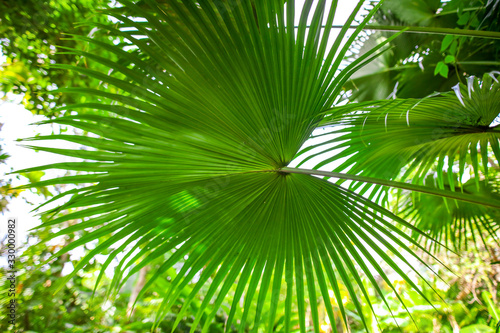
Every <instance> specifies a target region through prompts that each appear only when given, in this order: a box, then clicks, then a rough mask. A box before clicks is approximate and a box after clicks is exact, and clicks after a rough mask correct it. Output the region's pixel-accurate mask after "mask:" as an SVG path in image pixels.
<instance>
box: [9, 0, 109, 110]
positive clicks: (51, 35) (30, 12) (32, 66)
mask: <svg viewBox="0 0 500 333" xmlns="http://www.w3.org/2000/svg"><path fill="white" fill-rule="evenodd" d="M106 3H107V1H106V0H57V1H54V0H22V1H20V0H6V1H2V2H1V3H0V22H1V25H0V36H1V38H0V50H1V52H2V53H3V54H4V55H5V56H6V57H7V61H6V62H5V63H4V64H2V68H1V69H0V90H1V91H2V92H3V94H4V95H3V97H4V99H6V98H7V95H6V94H7V93H9V92H12V93H14V94H21V95H23V105H24V106H25V108H26V109H28V110H30V111H32V112H33V113H35V114H43V115H46V116H49V117H50V116H53V115H57V112H54V106H55V105H56V104H57V105H63V104H68V103H76V102H79V101H81V99H80V98H79V97H78V96H71V95H63V94H61V93H56V92H54V90H55V89H56V88H58V87H59V88H62V87H68V86H79V87H90V86H96V85H98V84H99V81H96V80H93V79H92V78H90V77H87V76H85V75H81V74H79V73H77V72H67V71H64V70H61V69H59V68H55V67H51V66H49V65H51V64H71V65H75V64H78V63H79V62H83V63H86V60H85V59H80V58H79V57H76V56H74V55H70V54H64V53H62V52H60V51H62V50H60V49H59V50H58V48H59V47H63V48H67V47H71V48H75V47H76V48H81V49H84V48H86V45H85V43H81V42H78V41H77V40H74V39H69V38H68V37H69V36H68V34H79V35H87V34H89V33H90V29H88V27H87V26H82V25H81V23H83V22H87V23H88V22H94V23H96V24H97V23H105V22H107V21H108V19H107V18H106V16H104V15H99V14H97V13H96V10H97V9H98V8H99V7H102V6H104V5H106ZM79 24H80V25H79ZM94 37H95V38H100V39H103V40H106V39H107V37H106V36H103V35H101V34H99V32H94ZM57 51H59V52H57ZM101 55H104V56H106V55H105V53H104V54H103V53H102V52H101Z"/></svg>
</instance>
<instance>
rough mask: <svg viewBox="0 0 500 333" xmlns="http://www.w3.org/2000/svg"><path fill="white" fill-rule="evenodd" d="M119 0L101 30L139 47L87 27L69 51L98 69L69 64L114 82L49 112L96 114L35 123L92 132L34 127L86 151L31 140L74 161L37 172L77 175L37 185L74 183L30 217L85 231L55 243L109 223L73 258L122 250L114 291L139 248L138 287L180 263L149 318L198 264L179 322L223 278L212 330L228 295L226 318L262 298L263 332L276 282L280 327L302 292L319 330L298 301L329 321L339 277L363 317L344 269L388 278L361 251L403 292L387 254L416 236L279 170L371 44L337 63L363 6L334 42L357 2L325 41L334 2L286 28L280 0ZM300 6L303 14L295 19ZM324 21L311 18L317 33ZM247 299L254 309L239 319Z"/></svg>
mask: <svg viewBox="0 0 500 333" xmlns="http://www.w3.org/2000/svg"><path fill="white" fill-rule="evenodd" d="M121 2H122V3H123V4H124V5H125V6H126V7H127V8H128V10H129V12H132V13H134V15H135V16H136V17H135V18H131V17H129V16H126V15H122V14H119V13H117V12H119V11H116V10H112V11H110V12H109V14H111V15H113V16H115V17H116V18H117V20H118V21H119V23H118V24H117V26H118V28H115V27H101V28H103V29H108V31H109V32H110V34H115V35H116V36H120V37H123V38H124V40H126V41H129V43H130V48H134V49H137V48H138V49H140V52H141V54H145V55H146V56H145V57H140V56H138V55H137V53H136V52H135V53H134V51H133V50H129V51H125V50H124V49H123V48H121V47H117V46H114V45H107V44H103V43H100V42H97V41H93V40H91V39H88V41H89V42H90V43H91V44H92V45H94V46H96V47H97V48H96V49H95V50H94V51H92V52H88V53H87V52H83V51H78V50H75V51H73V52H74V53H75V54H78V55H83V56H85V57H87V58H88V59H91V60H93V61H97V62H99V63H101V64H104V65H106V66H108V67H109V68H110V69H111V71H110V75H106V74H103V73H100V72H96V71H93V70H92V69H88V68H84V67H76V68H71V69H72V70H76V71H79V72H81V73H82V74H84V75H89V76H92V77H95V78H98V79H100V80H102V81H103V82H104V83H105V84H109V85H114V86H115V87H117V88H118V89H120V90H121V91H122V92H121V93H120V94H115V93H110V92H107V91H106V90H105V89H104V87H103V88H102V89H95V90H84V89H78V88H67V89H63V91H65V92H67V93H78V94H85V95H87V96H89V98H91V99H92V98H98V99H99V100H100V101H99V102H98V103H85V104H81V105H71V106H66V107H64V109H66V110H77V109H79V108H85V109H89V108H93V109H98V110H101V111H106V112H108V114H104V115H103V114H97V115H96V114H85V113H81V114H77V115H68V116H65V117H61V118H57V119H54V120H52V121H48V122H51V123H58V124H64V125H70V126H73V127H75V128H78V129H81V130H84V131H87V132H89V133H93V134H94V135H93V136H90V137H85V136H73V135H52V136H49V137H48V139H61V140H66V141H69V142H75V143H78V144H83V145H85V146H87V147H89V148H91V149H92V150H72V149H55V148H37V149H42V150H45V151H49V152H54V153H59V154H63V155H67V156H74V157H77V158H80V159H82V161H81V162H71V163H60V164H54V165H49V166H45V167H42V168H60V169H68V170H76V171H83V172H85V173H83V174H78V175H73V176H67V177H62V178H58V179H53V180H48V181H44V182H42V184H45V185H49V184H61V183H72V184H75V183H77V184H87V186H85V187H82V188H78V189H74V190H70V191H68V192H66V193H63V194H62V195H60V196H57V197H55V198H54V199H53V200H58V199H60V198H62V197H67V198H69V200H68V201H67V202H66V203H65V204H63V205H62V206H61V207H59V209H57V210H55V211H53V212H54V213H57V212H58V211H59V210H61V209H74V212H72V213H70V214H67V215H64V216H60V217H55V218H54V219H53V220H51V221H50V222H48V223H47V224H46V225H55V224H58V223H60V222H63V221H66V220H69V219H82V222H81V223H79V224H76V225H73V226H71V227H69V228H67V229H65V230H62V231H61V232H58V233H55V234H54V235H53V236H54V237H56V236H58V235H62V234H65V233H68V232H74V231H77V230H84V229H87V228H92V229H93V231H91V232H89V233H86V234H84V236H82V237H81V238H80V239H78V240H76V241H75V242H73V243H72V244H71V245H69V246H68V247H66V248H65V249H63V250H61V251H60V252H59V253H58V255H60V254H62V253H65V252H67V251H70V250H71V249H73V248H76V247H78V246H81V245H83V244H85V243H87V242H89V241H93V240H96V239H100V238H101V237H103V236H105V235H110V234H111V235H112V237H110V238H107V239H106V240H105V241H102V242H101V243H99V244H98V245H97V247H96V248H95V249H94V250H92V251H91V252H90V253H89V254H88V255H87V256H86V257H85V258H84V259H82V261H81V263H80V264H79V265H78V266H77V267H76V270H78V269H80V268H81V267H83V266H84V265H86V264H87V263H88V262H89V260H91V259H92V258H93V256H94V255H96V254H98V253H100V252H102V251H103V250H108V249H109V248H112V249H113V250H112V251H111V254H110V256H109V260H108V261H107V262H106V263H105V265H104V266H105V267H103V271H104V269H105V268H106V267H107V266H108V265H109V263H110V262H111V260H112V259H113V258H115V257H116V256H117V255H118V254H119V253H122V252H125V253H126V254H125V255H124V257H123V258H122V259H121V261H120V264H119V266H118V267H117V270H116V274H115V276H114V281H113V287H114V289H115V290H119V288H120V286H121V285H122V283H123V281H125V280H126V279H127V278H128V277H130V276H131V275H132V274H134V273H135V272H137V271H138V270H139V269H141V267H144V266H145V265H148V263H150V262H151V261H152V260H154V259H157V258H162V257H164V258H165V262H164V264H163V265H162V267H161V268H160V269H159V270H158V271H157V272H156V273H155V275H154V276H153V277H152V278H151V279H150V280H149V282H148V284H147V286H146V288H147V287H148V286H150V285H151V284H152V283H153V282H154V280H155V279H156V278H157V277H158V276H161V275H162V274H165V272H166V271H167V270H168V269H169V268H171V267H173V265H174V264H175V263H177V262H179V261H180V260H184V259H185V263H184V265H183V266H182V268H181V269H180V271H179V272H178V274H177V276H176V277H175V278H174V279H173V281H172V282H171V284H170V289H169V290H167V291H166V294H165V295H166V297H165V301H164V303H163V304H162V306H161V308H160V311H159V318H160V319H161V317H162V315H163V314H164V313H165V312H166V311H168V309H169V307H170V305H171V304H172V302H174V301H175V299H176V298H177V297H178V295H179V293H180V292H181V291H182V290H183V286H185V285H187V284H188V283H190V282H191V281H193V278H194V277H195V276H196V275H197V274H199V277H198V280H197V282H196V283H195V285H194V288H193V291H192V293H191V294H190V295H189V296H188V298H187V299H186V300H185V302H184V308H183V309H187V308H188V307H189V303H190V302H191V301H192V300H193V298H194V297H195V296H196V295H197V293H198V292H199V291H200V289H201V288H202V286H203V285H205V284H206V283H210V287H209V288H208V291H207V292H206V294H205V295H204V297H205V298H204V301H203V302H202V304H201V306H200V307H199V311H198V314H197V317H196V318H197V319H196V322H195V323H194V325H193V326H192V327H193V330H194V329H195V328H196V327H197V323H198V320H199V319H200V318H201V316H202V315H203V314H206V315H207V317H206V320H205V323H210V319H211V318H213V316H214V315H215V313H216V311H217V309H218V308H219V307H220V305H221V303H222V302H223V300H224V297H225V296H226V294H227V293H228V290H229V288H230V287H231V286H232V285H233V284H234V283H237V287H236V291H235V295H234V297H233V300H232V306H231V312H230V313H229V317H228V322H227V327H230V326H231V324H232V323H234V321H233V319H234V313H235V311H236V308H237V307H239V306H240V303H239V301H240V299H241V297H244V303H243V305H242V309H243V310H244V317H243V318H242V319H241V323H240V328H241V329H242V330H243V329H244V328H245V326H246V323H247V321H253V323H254V324H253V328H254V330H257V328H258V326H259V323H260V322H261V321H262V318H263V317H262V313H261V312H262V308H261V307H260V306H259V304H262V302H263V301H265V300H269V301H270V302H271V303H270V304H271V306H270V309H271V310H270V313H269V314H268V317H267V320H266V324H267V327H268V330H269V331H270V330H272V327H273V324H274V321H275V316H276V309H277V304H278V303H280V292H282V291H283V292H284V293H285V294H286V299H285V300H284V303H285V317H286V320H285V324H286V325H285V327H286V331H289V329H290V325H289V324H290V317H291V312H292V304H297V308H298V311H299V318H300V328H301V330H302V331H305V329H306V323H305V317H304V312H305V311H304V309H305V307H306V306H307V304H310V305H311V314H312V319H313V323H314V329H315V331H319V318H318V313H317V308H316V307H315V306H314V304H316V302H317V301H318V299H320V298H322V299H323V300H324V302H325V303H326V305H327V310H328V316H329V318H330V321H331V322H332V323H333V322H335V318H334V314H333V311H332V309H331V304H330V297H329V289H330V290H333V292H334V295H335V299H336V302H337V304H338V306H339V308H340V312H341V314H342V316H343V317H345V310H344V308H343V305H342V298H341V296H340V293H339V289H338V281H339V280H341V281H342V283H343V284H344V285H345V286H346V288H347V289H348V291H349V294H350V295H351V298H352V301H353V303H354V305H355V307H356V309H357V311H358V312H359V313H360V315H361V318H363V316H362V311H361V303H360V301H359V300H358V297H357V295H356V290H360V291H361V293H362V294H364V295H365V296H366V289H365V288H364V287H363V284H362V281H361V278H360V275H361V274H364V275H366V276H367V278H368V280H369V281H371V283H372V284H373V286H374V288H375V289H376V290H378V291H380V290H379V289H378V288H379V287H378V285H377V283H376V282H375V279H374V277H373V273H372V271H376V272H377V273H378V274H379V275H380V276H381V277H382V279H384V280H385V282H387V283H388V285H389V286H391V282H390V281H389V279H388V278H387V276H386V274H385V273H384V271H383V270H382V268H381V267H380V265H379V263H378V261H377V259H376V258H381V259H382V260H384V261H385V262H386V263H387V264H388V265H389V266H391V267H392V269H393V270H394V271H395V272H397V273H399V274H400V275H401V276H402V277H403V279H405V280H406V281H407V282H408V284H409V285H411V286H413V287H414V288H416V289H417V290H419V289H418V287H417V286H416V285H415V283H414V282H413V281H412V280H411V279H409V278H408V276H407V275H406V274H405V271H404V270H403V269H402V268H401V267H400V265H399V264H396V262H395V259H393V258H394V257H395V258H397V259H398V260H399V261H400V262H402V263H406V264H409V258H412V259H413V260H416V261H417V262H421V263H422V264H424V265H425V263H424V262H423V261H422V259H421V258H420V257H419V256H418V255H416V254H415V253H414V252H413V251H412V250H411V249H410V248H409V246H410V244H411V245H413V246H415V247H418V248H421V246H420V245H419V244H418V243H417V242H416V241H414V240H413V239H412V238H411V237H410V236H408V235H406V234H405V233H403V232H402V231H401V230H400V229H398V228H396V227H395V226H394V225H393V224H392V223H390V222H389V221H388V219H392V220H393V221H395V222H397V223H399V224H401V225H404V226H406V227H408V228H410V229H412V230H415V232H418V231H417V230H416V229H414V228H412V227H411V225H409V224H408V223H406V222H405V221H404V220H402V219H400V218H398V217H397V216H395V215H393V214H391V213H390V212H389V211H387V210H385V209H384V208H382V207H380V206H377V205H375V204H374V203H372V202H371V201H369V200H367V199H366V198H364V197H362V196H360V195H359V194H356V193H354V192H352V191H349V190H346V189H344V188H342V187H340V186H338V185H336V184H333V183H330V182H327V181H325V180H322V179H318V178H315V177H312V176H311V175H302V174H293V173H290V172H289V171H290V170H285V169H283V168H284V167H286V166H287V165H288V163H289V162H290V161H291V160H292V159H293V158H294V156H295V155H296V153H297V151H298V150H299V149H300V147H301V146H302V145H303V144H304V142H305V141H306V140H307V139H308V138H309V137H310V135H311V133H312V131H313V130H314V129H315V128H316V126H318V123H319V122H320V120H321V119H322V118H323V117H324V112H325V110H327V109H329V108H330V107H331V106H332V104H333V102H334V101H335V100H336V98H337V95H338V93H339V92H340V90H341V88H342V85H343V83H344V82H345V80H347V78H348V77H349V75H350V74H352V72H353V71H354V70H355V69H356V68H358V67H359V66H361V65H362V64H363V63H364V62H366V61H369V60H370V57H373V56H375V52H377V50H380V49H381V48H382V47H383V45H379V46H377V49H375V50H373V51H372V52H369V53H366V55H365V56H363V57H361V58H359V59H357V60H356V61H355V62H353V63H352V64H350V65H349V66H347V68H345V69H344V70H343V71H342V72H341V73H340V74H339V73H338V68H339V65H340V63H341V60H342V58H343V56H344V55H345V53H346V51H347V49H348V47H349V45H350V43H351V42H352V40H353V39H354V38H355V35H356V34H357V33H358V32H359V31H360V30H361V29H362V28H363V26H364V24H366V23H367V22H368V20H369V19H370V15H371V14H370V15H368V16H367V17H366V19H365V20H364V21H363V23H362V24H361V25H360V26H359V28H357V30H356V31H355V33H354V34H353V36H352V37H350V39H348V40H347V42H346V43H345V44H342V39H343V38H344V36H345V33H346V31H347V28H348V25H349V24H350V23H351V22H352V21H353V19H354V17H355V14H356V11H357V10H359V8H360V7H361V5H362V1H360V2H359V3H358V5H357V7H356V10H355V11H354V13H353V14H352V15H351V16H350V18H349V20H348V22H347V23H346V26H345V27H344V28H343V29H342V30H341V32H340V34H339V36H338V37H336V39H335V42H334V44H333V46H332V48H329V47H327V44H328V41H329V37H330V34H331V29H330V28H329V27H330V26H331V25H332V22H333V17H334V14H335V8H336V1H334V2H329V1H328V2H327V1H324V0H323V1H317V2H313V1H310V0H308V1H306V2H305V5H304V7H303V8H302V9H301V15H300V24H299V27H298V29H296V30H295V29H294V28H292V27H293V26H294V18H295V11H296V8H295V3H294V1H291V0H289V1H287V3H286V5H283V2H282V1H264V0H259V1H254V2H250V1H207V0H198V1H182V2H178V1H168V2H167V3H166V4H164V3H157V2H154V1H152V0H146V1H144V2H143V3H145V4H147V6H137V5H135V4H134V3H133V2H130V1H127V0H123V1H121ZM141 3H142V2H141ZM328 4H330V6H328ZM167 5H168V10H166V8H165V6H167ZM376 9H377V8H375V10H376ZM308 17H309V18H311V24H310V28H309V29H306V24H307V23H308V22H307V21H308ZM324 17H326V21H327V22H326V28H325V29H324V30H321V29H320V26H321V24H322V22H323V18H324ZM138 18H141V20H139V19H138ZM76 38H82V37H76ZM342 45H345V46H342ZM99 48H105V49H107V50H109V51H111V52H112V53H113V54H115V55H116V59H107V58H102V57H100V56H99V54H98V50H99ZM144 59H147V60H148V61H145V60H144ZM124 63H125V64H127V65H124ZM152 64H153V65H152ZM104 86H105V85H104ZM35 139H47V137H38V138H35ZM35 169H37V168H35ZM35 169H32V170H35ZM436 193H437V192H436ZM53 200H52V201H53ZM118 242H120V243H118ZM118 244H119V245H118ZM397 246H398V247H400V248H401V249H402V250H399V249H396V247H397ZM386 250H389V251H390V252H392V256H390V255H387V254H386V252H385V251H386ZM416 272H417V271H416ZM417 274H419V273H418V272H417ZM70 277H71V275H70V276H68V277H67V278H68V279H69V278H70ZM282 277H284V278H285V284H282ZM351 277H352V280H351ZM380 294H381V296H382V297H383V295H382V293H380ZM421 295H422V296H423V297H424V298H425V296H424V295H423V294H422V293H421ZM366 300H367V301H368V302H369V300H368V298H366ZM255 304H257V305H255ZM252 307H256V311H255V313H256V315H255V316H254V318H247V317H246V316H247V314H248V313H249V309H250V308H252ZM178 318H179V320H180V318H182V315H179V317H178ZM207 325H208V324H205V326H204V329H206V328H207V327H208V326H207ZM332 328H333V329H335V326H332Z"/></svg>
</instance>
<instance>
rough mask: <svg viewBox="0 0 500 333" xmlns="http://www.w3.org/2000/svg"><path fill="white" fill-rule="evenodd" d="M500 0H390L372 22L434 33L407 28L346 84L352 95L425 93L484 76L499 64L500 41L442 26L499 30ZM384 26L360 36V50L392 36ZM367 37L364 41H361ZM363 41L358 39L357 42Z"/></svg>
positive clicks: (371, 97)
mask: <svg viewBox="0 0 500 333" xmlns="http://www.w3.org/2000/svg"><path fill="white" fill-rule="evenodd" d="M498 5H499V2H498V1H487V2H486V1H481V0H451V1H439V0H388V1H385V2H384V5H383V6H382V7H381V8H380V10H379V11H378V12H377V13H376V14H375V15H374V18H373V21H374V22H373V23H372V26H373V25H375V24H376V25H377V26H379V25H380V26H383V27H386V29H387V28H390V27H391V26H394V25H395V26H407V25H411V26H414V27H415V28H416V30H418V28H420V29H425V30H426V31H428V32H433V33H426V34H423V33H408V34H404V35H403V36H401V37H399V38H398V39H397V40H395V41H394V42H392V43H390V45H391V46H393V47H392V48H391V49H390V50H389V51H388V52H385V53H384V54H383V55H381V56H380V57H378V58H377V59H375V60H374V61H372V62H371V63H370V64H369V65H367V66H365V67H364V68H362V69H361V70H359V71H358V72H357V73H355V74H354V75H353V76H352V77H351V79H350V80H349V81H348V82H347V83H346V85H345V88H346V90H349V91H351V93H352V95H351V97H350V99H351V100H354V99H356V100H357V101H360V102H362V101H369V100H378V99H383V98H387V97H388V96H394V95H395V96H397V97H399V98H423V97H425V96H427V95H430V94H432V93H434V92H435V91H448V90H450V89H451V87H453V86H454V85H456V84H457V83H459V82H462V83H465V81H466V78H467V77H468V76H470V75H474V76H477V77H482V76H483V75H484V74H485V73H488V72H491V71H494V70H497V69H498V66H499V65H500V63H499V62H498V56H499V52H500V43H498V41H496V40H494V39H485V38H474V37H466V36H459V35H456V34H453V32H452V33H448V34H438V33H437V32H439V31H440V30H441V29H449V30H450V31H453V30H455V29H471V30H473V31H475V32H490V33H491V32H499V31H500V25H499V22H500V16H499V15H500V11H499V10H498ZM391 35H392V33H391V32H388V31H384V30H379V28H378V29H377V30H376V31H369V32H366V33H364V34H362V36H360V38H359V39H360V40H359V41H360V42H362V43H359V44H361V45H356V48H357V51H356V52H357V53H358V54H363V53H364V52H365V50H366V51H367V50H370V48H371V47H373V46H374V45H376V44H377V43H379V41H380V40H384V39H386V38H388V37H389V36H391ZM361 39H362V40H361ZM356 44H358V43H356Z"/></svg>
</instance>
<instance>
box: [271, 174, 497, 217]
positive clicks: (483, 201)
mask: <svg viewBox="0 0 500 333" xmlns="http://www.w3.org/2000/svg"><path fill="white" fill-rule="evenodd" d="M279 171H281V172H284V173H298V174H304V175H317V176H325V177H333V178H339V179H348V180H354V181H359V182H364V183H370V184H377V185H383V186H389V187H394V188H400V189H403V190H410V191H415V192H420V193H425V194H430V195H435V196H439V197H445V198H449V199H456V200H460V201H466V202H470V203H475V204H480V205H483V206H488V207H493V208H500V201H498V200H492V199H489V198H485V197H475V196H473V195H469V194H463V193H460V192H452V191H446V190H440V189H437V188H432V187H429V186H423V185H415V184H408V183H404V182H397V181H392V180H385V179H378V178H372V177H365V176H357V175H349V174H345V173H338V172H328V171H319V170H311V169H300V168H289V167H284V168H281V169H280V170H279Z"/></svg>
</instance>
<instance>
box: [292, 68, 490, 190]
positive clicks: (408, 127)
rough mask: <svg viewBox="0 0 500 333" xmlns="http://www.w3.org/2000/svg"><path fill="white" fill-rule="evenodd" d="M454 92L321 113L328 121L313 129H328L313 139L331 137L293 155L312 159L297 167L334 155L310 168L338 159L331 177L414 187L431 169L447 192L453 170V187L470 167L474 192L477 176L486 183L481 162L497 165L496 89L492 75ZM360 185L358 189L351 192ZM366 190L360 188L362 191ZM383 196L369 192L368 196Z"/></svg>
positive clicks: (451, 185) (459, 87) (379, 102)
mask: <svg viewBox="0 0 500 333" xmlns="http://www.w3.org/2000/svg"><path fill="white" fill-rule="evenodd" d="M454 90H455V91H454V92H450V93H444V94H438V95H434V96H430V97H428V98H425V99H422V100H419V99H395V100H383V101H376V102H364V103H351V104H348V105H346V106H341V107H336V108H334V109H332V110H329V111H328V112H329V113H330V114H331V116H330V117H327V118H325V120H323V121H322V123H321V124H320V125H321V126H330V125H332V127H331V128H330V129H329V130H328V131H327V132H326V133H322V134H321V135H322V136H326V135H332V136H334V137H333V138H332V139H330V140H323V142H322V143H319V144H317V145H313V146H310V147H307V148H305V149H303V150H302V151H301V152H300V153H299V155H301V154H304V153H306V152H308V151H312V152H314V154H311V153H310V154H309V156H307V157H305V158H304V159H303V160H302V162H301V163H300V164H299V166H300V165H301V164H303V163H305V162H307V161H308V160H310V159H312V158H314V157H315V156H318V155H321V154H324V153H327V152H330V151H335V150H342V152H341V153H338V154H335V156H334V157H331V158H329V159H324V160H322V162H321V163H319V164H318V165H317V166H316V168H320V167H322V166H324V165H326V164H328V163H331V162H332V161H334V160H338V159H339V158H340V157H344V158H346V160H345V161H344V162H343V163H342V164H340V165H338V166H337V167H336V168H335V169H334V170H333V171H334V172H341V171H345V170H349V173H352V174H359V175H363V176H368V177H376V178H382V179H399V180H405V179H411V180H412V182H413V183H420V184H422V183H423V181H424V179H425V178H426V176H427V175H428V174H429V172H430V170H431V168H432V167H436V168H437V176H438V177H437V179H438V186H439V188H444V183H443V174H444V172H445V171H447V172H448V173H447V174H448V178H449V179H448V182H449V186H450V188H451V189H452V190H454V189H455V186H457V181H456V179H454V178H453V169H454V168H456V169H457V172H458V175H459V181H460V180H461V179H462V177H463V175H464V172H465V166H466V165H470V166H471V167H472V169H473V170H474V173H475V179H476V183H477V184H478V186H479V180H480V175H479V173H480V172H481V171H482V172H483V173H484V176H485V177H487V175H488V158H489V155H488V154H494V156H496V159H497V161H500V148H499V139H500V129H499V127H497V126H495V125H494V124H493V121H494V120H495V118H496V117H497V116H498V114H499V111H498V110H499V106H500V83H499V82H498V80H497V79H496V78H495V76H494V75H493V74H487V75H485V76H484V77H483V79H482V81H480V80H479V79H477V78H473V77H470V78H469V79H468V81H467V85H464V84H460V85H457V86H456V87H455V89H454ZM455 164H457V165H455ZM361 185H362V184H361V183H359V182H358V183H354V184H353V185H352V186H353V188H355V187H358V186H361ZM368 188H369V187H368V186H364V189H363V191H366V190H368ZM379 189H380V187H379ZM384 193H386V192H385V191H379V192H377V191H373V192H372V194H371V195H372V196H373V197H374V196H375V195H379V196H382V194H384ZM382 197H383V198H386V196H385V197H384V196H382Z"/></svg>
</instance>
